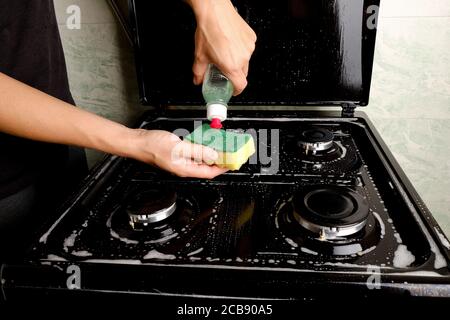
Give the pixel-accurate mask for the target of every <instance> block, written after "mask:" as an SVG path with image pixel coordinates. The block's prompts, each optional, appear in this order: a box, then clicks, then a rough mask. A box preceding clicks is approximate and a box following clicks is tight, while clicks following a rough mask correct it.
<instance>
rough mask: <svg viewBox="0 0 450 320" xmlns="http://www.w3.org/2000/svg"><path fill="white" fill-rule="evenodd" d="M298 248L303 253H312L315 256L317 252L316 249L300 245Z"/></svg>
mask: <svg viewBox="0 0 450 320" xmlns="http://www.w3.org/2000/svg"><path fill="white" fill-rule="evenodd" d="M300 250H301V251H302V252H304V253H308V254H312V255H315V256H317V255H318V254H319V253H317V252H316V251H313V250H311V249H308V248H305V247H301V248H300Z"/></svg>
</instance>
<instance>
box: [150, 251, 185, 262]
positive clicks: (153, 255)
mask: <svg viewBox="0 0 450 320" xmlns="http://www.w3.org/2000/svg"><path fill="white" fill-rule="evenodd" d="M176 258H177V257H176V256H174V255H173V254H165V253H161V252H159V251H157V250H152V251H149V253H147V254H146V255H145V256H144V260H149V259H160V260H174V259H176Z"/></svg>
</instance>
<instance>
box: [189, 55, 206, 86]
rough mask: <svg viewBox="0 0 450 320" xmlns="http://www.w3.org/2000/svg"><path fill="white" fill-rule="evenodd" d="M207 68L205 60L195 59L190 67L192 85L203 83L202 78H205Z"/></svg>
mask: <svg viewBox="0 0 450 320" xmlns="http://www.w3.org/2000/svg"><path fill="white" fill-rule="evenodd" d="M207 67H208V63H207V61H206V59H202V60H200V59H195V61H194V66H193V67H192V71H193V73H194V84H195V85H199V84H201V83H202V82H203V78H204V77H205V73H206V68H207Z"/></svg>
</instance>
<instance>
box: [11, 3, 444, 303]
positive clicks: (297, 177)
mask: <svg viewBox="0 0 450 320" xmlns="http://www.w3.org/2000/svg"><path fill="white" fill-rule="evenodd" d="M300 2H301V1H300ZM300 2H296V1H290V2H289V4H290V5H289V6H288V7H289V8H290V9H289V10H291V11H289V12H290V13H291V16H290V17H291V19H290V20H287V21H285V24H286V25H283V24H282V23H278V24H275V23H273V21H274V19H277V18H279V16H281V15H283V14H284V15H285V14H286V12H285V10H287V7H286V8H285V7H281V6H279V5H278V4H277V5H275V4H274V5H273V8H272V9H271V10H269V12H268V13H267V12H265V11H264V10H263V8H262V6H261V5H258V4H257V2H252V1H241V2H240V3H239V4H240V5H241V6H238V9H239V10H240V11H241V12H243V15H244V16H245V17H247V19H248V20H249V21H250V22H254V24H253V25H252V26H253V27H254V28H255V29H256V30H257V31H259V32H261V34H262V35H261V36H260V38H262V39H261V40H259V41H261V42H262V44H261V47H262V49H259V50H260V51H259V52H257V53H255V60H256V62H257V63H258V62H259V63H260V62H261V60H263V59H265V58H264V57H266V59H269V60H271V59H272V58H273V57H274V55H269V58H267V52H266V53H265V51H268V52H277V55H278V56H277V55H275V56H276V59H279V58H280V56H281V55H284V54H287V53H286V52H284V51H282V52H278V51H276V50H275V49H276V48H278V45H280V43H281V42H282V43H285V42H289V43H291V42H292V39H297V37H299V32H300V31H302V32H304V35H305V36H304V37H303V38H301V39H300V40H298V41H300V42H301V44H298V45H296V46H291V47H290V48H291V50H288V51H289V54H290V56H291V57H294V58H295V59H297V60H296V63H294V62H292V61H291V63H292V64H293V65H295V66H298V68H297V69H295V72H294V73H292V72H291V73H289V72H288V71H287V69H285V68H284V67H283V66H282V65H281V64H278V62H277V65H278V68H277V69H273V68H268V69H265V68H261V69H259V70H257V71H255V73H253V74H252V73H251V74H250V75H249V78H250V80H249V83H252V79H255V81H254V82H253V83H256V84H255V85H253V87H252V85H250V87H249V88H248V92H247V93H245V94H244V95H243V96H242V97H239V98H236V100H237V101H238V103H240V104H243V105H271V104H273V105H286V104H291V105H303V104H306V105H311V104H316V105H329V104H331V105H341V106H342V112H336V111H334V112H330V111H305V110H301V109H300V108H291V110H284V111H282V110H279V111H261V110H259V111H258V110H256V111H249V110H245V107H243V108H242V109H244V110H239V111H230V118H229V119H228V120H227V121H226V122H225V126H226V129H229V130H237V131H245V132H247V133H250V134H252V135H253V137H254V140H255V142H256V150H257V151H256V153H255V155H254V156H252V157H251V158H250V160H249V162H248V163H247V164H245V165H244V166H243V167H242V168H241V170H239V171H235V172H228V173H226V174H224V175H222V176H219V177H217V178H215V179H213V180H208V181H205V180H197V179H188V178H178V177H175V176H173V175H170V174H168V173H166V172H163V171H160V170H158V169H155V168H153V167H151V166H148V165H145V164H142V163H138V162H135V161H132V160H129V159H122V158H118V157H114V156H110V157H107V158H106V159H105V160H104V161H103V162H102V163H100V164H99V165H98V166H97V167H96V168H95V169H93V170H92V172H91V173H90V175H89V176H88V177H87V178H86V180H85V183H84V184H83V186H82V187H81V188H80V190H79V192H77V193H76V194H75V195H74V196H73V197H72V198H71V199H69V200H68V202H67V204H66V205H65V206H64V208H62V210H61V211H60V213H59V215H58V217H57V218H55V220H54V221H51V222H50V223H49V224H48V225H47V226H46V227H45V228H44V229H43V231H42V232H41V233H40V234H39V237H38V239H36V242H35V243H33V244H32V245H31V247H30V250H29V251H28V253H27V254H26V256H25V257H24V259H23V260H22V261H20V262H19V263H17V262H16V263H11V264H6V265H4V266H3V269H2V279H3V285H2V287H3V291H4V295H5V296H6V298H10V299H14V298H17V297H19V298H20V297H23V296H24V295H30V294H31V295H39V294H42V293H45V294H46V295H50V296H53V295H56V296H61V295H63V294H64V293H68V294H73V292H76V293H77V294H79V295H86V296H112V295H119V296H120V297H140V298H145V299H147V298H148V299H149V300H152V299H157V298H159V299H161V298H170V297H172V298H173V297H178V298H179V297H186V298H190V299H193V300H196V299H222V300H227V299H233V300H236V299H239V300H242V299H244V300H248V301H256V300H260V299H263V300H264V299H268V300H287V301H294V302H295V301H321V300H324V299H325V300H329V299H332V300H336V299H339V298H344V297H345V299H350V298H351V299H356V298H363V299H370V298H373V299H380V298H384V299H393V298H396V297H397V298H405V297H446V298H450V270H449V267H448V263H449V257H450V255H449V252H450V248H449V246H448V241H447V240H446V239H445V237H444V236H443V233H442V231H441V230H440V228H439V226H438V225H437V223H436V222H435V220H434V219H433V217H432V216H431V214H430V212H429V211H428V210H427V209H426V207H425V205H424V204H423V202H422V201H421V200H420V198H419V196H418V195H417V193H416V192H415V191H414V189H413V187H412V186H411V184H410V183H409V181H408V180H407V178H406V177H405V175H404V173H403V172H402V170H401V168H400V167H399V165H398V164H397V163H396V161H395V160H394V158H393V157H392V155H391V153H390V152H389V150H388V148H387V147H386V145H385V144H384V143H383V142H382V140H381V138H380V137H379V135H378V134H377V132H376V130H375V129H374V127H373V125H372V124H371V122H370V121H369V119H367V117H366V116H365V115H364V114H363V113H354V108H355V107H356V105H365V104H367V101H368V95H369V93H368V90H369V87H370V86H369V85H370V75H371V64H372V60H373V48H374V41H375V29H370V28H368V27H366V23H365V21H366V20H365V18H367V17H369V16H370V15H368V13H370V12H371V11H370V8H374V6H375V8H376V6H377V5H378V2H377V1H354V2H352V4H353V5H354V6H353V7H351V8H350V7H348V6H347V7H342V6H340V5H339V3H341V1H337V2H336V1H314V4H313V3H310V2H307V1H306V2H305V3H304V4H305V5H306V7H305V8H306V9H305V8H304V10H307V8H308V6H313V7H314V9H315V10H316V11H313V12H316V13H317V12H321V13H323V14H326V13H328V16H330V14H331V17H333V19H325V20H321V19H319V18H318V20H317V21H313V22H311V21H310V20H309V19H306V22H304V19H305V18H304V17H303V16H301V15H300V16H299V17H297V16H292V15H293V14H294V13H293V12H294V11H295V12H297V11H298V10H300V9H298V10H297V11H296V10H294V9H292V6H295V5H296V3H300ZM168 3H169V1H168ZM132 4H133V10H132V12H133V17H134V24H135V27H136V29H135V30H134V33H135V35H136V37H137V38H138V39H139V41H137V58H138V71H139V72H140V84H141V97H142V101H143V103H144V104H152V105H156V106H161V108H160V109H159V111H157V112H152V113H148V114H146V115H145V116H144V118H143V120H142V121H141V123H140V124H139V126H140V127H142V128H145V129H163V130H168V131H171V132H174V133H176V134H178V135H180V136H185V135H186V134H188V133H189V132H191V131H193V130H194V128H195V127H197V126H199V125H201V124H202V121H205V120H204V118H203V117H204V116H205V111H204V110H184V111H180V110H176V108H169V107H168V106H169V105H176V104H180V103H181V102H183V103H184V105H187V106H196V105H200V104H201V102H200V101H199V99H200V98H199V97H198V92H197V91H198V89H195V90H194V89H192V88H190V87H189V88H186V85H185V84H186V83H188V80H187V78H188V77H190V71H186V70H185V67H186V65H187V66H188V67H189V66H190V61H191V60H186V61H181V62H180V61H179V60H176V59H175V60H174V61H177V62H175V63H173V64H171V65H169V66H168V67H167V68H169V74H170V75H171V77H167V78H164V77H163V78H162V79H161V78H160V79H159V81H158V82H157V83H156V82H155V81H154V79H153V78H151V71H154V72H155V73H156V74H166V72H164V73H158V71H159V68H160V67H161V64H158V63H155V61H159V60H161V59H163V61H170V58H174V57H175V56H178V54H177V55H175V53H174V52H173V51H172V49H174V48H175V47H179V45H180V43H179V42H173V41H170V42H168V41H167V40H164V39H165V38H164V39H159V37H160V35H158V34H154V33H152V32H149V33H147V31H148V30H151V27H152V26H153V24H155V23H164V22H161V21H160V20H161V19H157V16H158V14H156V13H153V15H154V16H152V14H151V13H149V12H160V10H165V9H167V8H165V6H168V4H166V3H165V4H150V3H149V2H147V3H146V2H144V1H138V0H136V1H132ZM170 6H173V7H171V10H169V11H170V12H171V13H170V18H168V19H167V22H165V23H166V24H167V26H166V27H167V28H168V29H167V30H168V31H167V32H168V34H169V35H173V37H177V39H180V41H186V40H185V38H186V34H190V33H191V32H193V29H192V26H191V23H188V22H187V21H191V19H192V17H191V16H189V14H188V11H187V10H186V9H185V8H184V7H183V4H174V3H171V4H170ZM178 6H179V7H178ZM156 9H157V10H156ZM319 9H320V10H319ZM292 10H293V11H292ZM317 10H318V11H317ZM346 10H347V11H346ZM144 12H145V14H144ZM165 12H166V11H165ZM305 12H306V13H307V12H309V11H305ZM268 14H270V16H271V17H272V18H268V17H267V15H268ZM297 14H299V13H298V12H297ZM148 15H150V17H148ZM255 16H258V17H261V19H262V20H261V21H267V22H268V23H267V25H266V24H261V23H259V24H258V23H257V21H260V20H258V19H256V18H255ZM318 16H321V15H320V14H318ZM315 17H316V16H315ZM171 19H177V21H181V22H180V23H179V24H178V25H175V24H172V23H171ZM264 19H266V20H264ZM155 21H156V22H155ZM255 21H256V22H255ZM280 21H281V20H280ZM299 21H300V22H299ZM324 21H325V22H324ZM339 23H341V24H340V25H339ZM310 24H311V25H310ZM268 25H269V26H270V27H271V28H269V26H268ZM361 25H363V27H361ZM294 26H298V28H294V29H293V30H291V29H289V30H291V31H292V32H291V33H290V34H287V35H286V34H284V33H283V37H281V36H280V34H278V33H277V30H278V31H280V30H287V29H285V28H287V27H294ZM355 26H359V28H356V30H355ZM144 27H145V28H144ZM327 28H329V29H330V30H331V29H333V28H334V30H339V32H340V33H341V34H339V35H338V38H339V39H340V41H337V40H336V39H335V42H336V41H337V42H336V43H338V44H339V45H336V44H334V45H331V44H330V43H335V42H330V41H332V39H331V38H333V37H334V36H336V35H326V36H325V38H323V37H320V36H318V34H323V31H324V30H328V29H327ZM259 29H261V30H259ZM279 29H280V30H279ZM142 30H147V31H145V32H144V31H142ZM264 30H265V31H266V32H265V33H264V32H263V31H264ZM314 30H315V31H314ZM320 30H322V31H320ZM319 31H320V32H319ZM355 33H356V35H355ZM258 34H259V33H258ZM177 35H178V36H177ZM275 35H278V37H275ZM165 36H167V34H165ZM289 36H291V37H292V38H290V37H289ZM178 37H179V38H178ZM265 37H267V39H265ZM354 37H356V40H357V41H356V40H355V39H354ZM154 38H157V40H158V41H163V43H165V44H167V46H168V48H167V50H161V51H162V53H158V52H155V51H154V50H151V44H152V43H153V41H150V40H154ZM149 39H150V40H149ZM268 39H276V40H277V41H278V42H280V43H278V42H276V43H275V45H274V43H273V42H269V41H268ZM318 39H319V40H320V41H324V43H320V41H319V40H318ZM361 39H362V42H361V41H360V40H361ZM146 40H149V41H146ZM172 40H173V38H172ZM283 41H284V42H283ZM187 43H188V42H186V45H187ZM294 43H295V41H294ZM349 43H350V44H349ZM324 44H327V46H324ZM191 46H192V44H191V45H190V46H189V45H187V48H186V55H188V52H190V49H191V48H190V47H191ZM311 48H318V49H317V50H313V51H314V52H313V53H311ZM336 48H339V50H337V49H336ZM278 49H279V48H278ZM307 49H308V50H307ZM325 49H327V50H325ZM280 50H281V49H280ZM355 50H356V53H355ZM168 52H171V54H172V56H171V57H169V58H167V57H166V58H164V57H162V56H159V55H161V54H164V53H168ZM308 52H309V53H308ZM357 52H359V53H360V54H359V55H358V54H357ZM339 53H340V54H341V55H340V56H339ZM343 53H345V55H344V54H343ZM333 55H338V56H339V57H340V58H339V59H337V60H336V61H337V63H335V64H334V65H330V63H329V61H328V60H326V59H325V58H327V57H332V56H333ZM143 56H145V57H146V58H145V59H143ZM182 56H184V55H182ZM348 57H353V58H352V60H351V62H352V63H351V65H350V66H347V65H346V62H345V61H344V60H345V59H347V58H348ZM357 57H359V59H358V58H357ZM324 59H325V60H324ZM355 59H356V60H355ZM320 60H323V61H326V63H325V64H324V65H322V64H319V63H318V61H320ZM271 61H272V60H271ZM276 61H278V60H276ZM305 61H307V62H309V63H310V64H311V65H310V67H309V68H310V69H308V70H309V72H308V70H306V69H305V70H306V71H305V70H303V69H302V68H307V66H304V64H303V63H304V62H305ZM349 61H350V60H349ZM188 62H189V63H188ZM347 63H348V61H347ZM288 65H289V64H288ZM162 66H164V64H162ZM180 66H182V67H180ZM355 66H356V67H355ZM288 67H289V68H291V69H292V65H289V66H288ZM177 68H180V70H181V71H180V72H179V74H180V76H179V78H174V74H178V73H175V71H176V69H177ZM322 68H326V69H327V70H328V69H329V70H331V71H330V72H328V73H327V75H328V77H326V81H320V79H323V77H322V78H320V79H319V78H318V79H316V77H318V75H319V74H320V72H323V70H322ZM354 68H356V70H355V69H354ZM274 70H275V71H274ZM298 70H301V71H302V70H303V71H302V72H298ZM184 71H186V72H184ZM338 71H340V73H339V72H338ZM344 71H345V72H344ZM171 72H173V73H171ZM352 73H353V76H351V74H352ZM261 75H265V76H267V75H269V76H270V75H272V76H276V75H277V76H278V78H277V79H280V81H282V80H283V81H282V83H285V82H286V81H288V82H289V85H288V86H287V87H286V86H281V87H280V88H279V87H273V82H272V80H271V81H270V83H271V84H270V86H272V90H270V89H268V87H270V86H269V85H268V84H267V83H265V82H263V79H264V77H262V78H261V77H258V76H261ZM343 75H344V76H346V77H347V78H346V79H344V78H345V77H344V76H343ZM357 75H359V77H358V76H357ZM293 77H304V78H303V80H302V79H300V80H302V81H300V80H299V79H297V80H299V81H298V82H297V84H294V83H292V81H291V80H292V79H293ZM343 77H344V78H343ZM169 78H170V79H169ZM265 79H272V78H267V77H266V78H265ZM169 80H171V81H172V82H173V81H175V85H176V86H175V88H176V90H174V91H172V92H169V90H168V85H167V83H166V82H165V81H169ZM317 81H319V82H317ZM319 83H320V90H319ZM171 85H172V86H173V83H171ZM258 86H261V88H262V89H264V90H262V89H261V88H259V87H258ZM278 88H279V89H278ZM286 88H288V89H289V90H288V91H289V92H290V93H291V94H289V95H287V92H285V90H286ZM258 90H262V91H258ZM258 93H260V95H259V97H261V98H258V99H261V100H258V99H257V98H256V97H257V96H258V95H257V94H258ZM183 97H184V98H183ZM181 99H183V101H181ZM238 99H241V100H238ZM303 99H305V100H303ZM264 102H265V103H264ZM171 109H172V110H171ZM77 277H78V278H77ZM111 279H114V280H113V281H112V280H111Z"/></svg>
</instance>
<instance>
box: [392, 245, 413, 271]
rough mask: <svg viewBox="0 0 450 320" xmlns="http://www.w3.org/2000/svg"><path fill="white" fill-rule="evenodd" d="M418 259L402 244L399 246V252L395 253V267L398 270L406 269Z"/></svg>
mask: <svg viewBox="0 0 450 320" xmlns="http://www.w3.org/2000/svg"><path fill="white" fill-rule="evenodd" d="M415 260H416V258H415V257H414V255H413V254H412V253H411V252H410V251H409V250H408V248H407V247H406V246H405V245H404V244H401V245H399V246H398V248H397V250H396V251H395V253H394V261H393V264H394V267H396V268H406V267H408V266H410V265H411V264H412V263H413V262H414V261H415Z"/></svg>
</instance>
